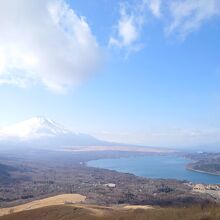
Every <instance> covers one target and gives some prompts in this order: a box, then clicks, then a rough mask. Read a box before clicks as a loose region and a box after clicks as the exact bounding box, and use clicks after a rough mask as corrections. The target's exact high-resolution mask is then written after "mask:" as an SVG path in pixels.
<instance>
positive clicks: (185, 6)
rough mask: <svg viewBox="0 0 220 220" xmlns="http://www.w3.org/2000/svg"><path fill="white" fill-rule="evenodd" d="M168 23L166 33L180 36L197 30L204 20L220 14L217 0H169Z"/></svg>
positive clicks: (183, 36)
mask: <svg viewBox="0 0 220 220" xmlns="http://www.w3.org/2000/svg"><path fill="white" fill-rule="evenodd" d="M168 4H169V5H168V9H169V11H168V12H169V13H170V17H171V19H170V23H169V25H168V26H167V27H166V32H167V34H172V33H177V34H178V35H180V36H181V37H182V38H185V37H186V36H187V35H188V34H190V33H191V32H193V31H196V30H198V29H199V28H200V27H201V26H202V25H203V24H204V23H205V22H207V21H209V20H210V19H211V18H213V17H215V16H218V15H220V1H219V0H196V1H193V0H179V1H169V3H168Z"/></svg>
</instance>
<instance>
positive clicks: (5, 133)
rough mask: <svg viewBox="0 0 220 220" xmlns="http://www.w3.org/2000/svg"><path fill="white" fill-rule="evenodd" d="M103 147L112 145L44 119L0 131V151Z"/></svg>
mask: <svg viewBox="0 0 220 220" xmlns="http://www.w3.org/2000/svg"><path fill="white" fill-rule="evenodd" d="M103 145H112V143H111V142H107V141H102V140H99V139H96V138H94V137H93V136H91V135H88V134H82V133H77V134H76V133H74V132H72V131H70V130H68V129H66V128H64V127H63V126H62V125H60V124H58V123H56V122H54V121H53V120H50V119H47V118H44V117H34V118H31V119H29V120H26V121H23V122H20V123H17V124H14V125H11V126H7V127H5V128H2V129H0V149H2V148H5V147H9V146H13V147H16V148H18V147H20V146H21V147H32V148H36V147H37V148H47V149H48V148H64V147H73V146H103Z"/></svg>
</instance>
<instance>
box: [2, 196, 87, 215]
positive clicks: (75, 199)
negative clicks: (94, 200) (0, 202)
mask: <svg viewBox="0 0 220 220" xmlns="http://www.w3.org/2000/svg"><path fill="white" fill-rule="evenodd" d="M85 199H86V197H85V196H82V195H79V194H62V195H58V196H53V197H49V198H46V199H40V200H35V201H33V202H29V203H26V204H22V205H18V206H15V207H11V208H2V209H0V216H3V215H7V214H10V213H17V212H22V211H26V210H32V209H38V208H42V207H47V206H52V205H63V204H65V203H79V202H83V201H84V200H85Z"/></svg>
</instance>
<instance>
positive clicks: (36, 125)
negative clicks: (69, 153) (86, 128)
mask: <svg viewBox="0 0 220 220" xmlns="http://www.w3.org/2000/svg"><path fill="white" fill-rule="evenodd" d="M70 133H72V132H71V131H69V130H67V129H65V128H64V127H63V126H61V125H59V124H57V123H56V122H54V121H52V120H50V119H46V118H43V117H34V118H31V119H28V120H26V121H23V122H20V123H17V124H14V125H11V126H7V127H5V128H3V129H0V138H1V139H5V138H13V137H14V138H20V139H33V138H40V137H52V136H58V135H64V134H70Z"/></svg>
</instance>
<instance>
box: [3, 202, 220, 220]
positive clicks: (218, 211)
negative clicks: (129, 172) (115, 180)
mask: <svg viewBox="0 0 220 220" xmlns="http://www.w3.org/2000/svg"><path fill="white" fill-rule="evenodd" d="M72 219H74V220H148V219H149V220H219V219H220V207H219V206H208V207H205V208H202V207H200V206H194V207H191V208H158V209H147V210H144V209H135V210H134V209H130V210H128V209H123V208H118V207H116V208H106V207H89V206H85V207H83V206H77V205H60V206H50V207H44V208H40V209H35V210H29V211H23V212H19V213H13V214H10V215H7V216H3V217H0V220H72Z"/></svg>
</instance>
